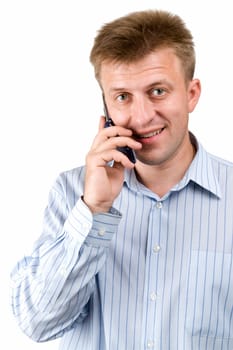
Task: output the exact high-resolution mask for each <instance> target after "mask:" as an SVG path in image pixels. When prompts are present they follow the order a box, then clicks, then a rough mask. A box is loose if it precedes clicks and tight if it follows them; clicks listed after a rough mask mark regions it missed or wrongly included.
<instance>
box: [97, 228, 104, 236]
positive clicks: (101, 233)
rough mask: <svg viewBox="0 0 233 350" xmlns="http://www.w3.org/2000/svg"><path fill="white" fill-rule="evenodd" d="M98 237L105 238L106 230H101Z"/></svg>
mask: <svg viewBox="0 0 233 350" xmlns="http://www.w3.org/2000/svg"><path fill="white" fill-rule="evenodd" d="M98 235H99V236H104V235H105V229H104V228H101V229H100V230H99V232H98Z"/></svg>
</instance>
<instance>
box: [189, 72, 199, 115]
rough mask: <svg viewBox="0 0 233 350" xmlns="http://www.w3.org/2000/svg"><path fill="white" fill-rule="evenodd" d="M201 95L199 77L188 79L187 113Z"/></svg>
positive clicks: (193, 107)
mask: <svg viewBox="0 0 233 350" xmlns="http://www.w3.org/2000/svg"><path fill="white" fill-rule="evenodd" d="M200 95H201V83H200V80H199V79H193V80H191V81H190V83H189V86H188V110H189V113H191V112H192V111H193V110H194V109H195V107H196V105H197V103H198V101H199V97H200Z"/></svg>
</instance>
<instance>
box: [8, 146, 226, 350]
mask: <svg viewBox="0 0 233 350" xmlns="http://www.w3.org/2000/svg"><path fill="white" fill-rule="evenodd" d="M84 171H85V168H84V167H79V168H76V169H73V170H69V171H67V172H64V173H62V174H61V175H59V177H58V179H57V181H56V182H55V184H54V186H53V188H52V189H51V192H50V195H49V201H48V206H47V208H46V210H45V215H44V226H43V233H42V235H41V236H40V237H39V239H38V241H37V242H36V243H35V246H34V250H33V252H32V254H31V256H27V257H24V258H23V259H22V260H21V261H20V262H18V264H17V266H16V267H15V269H14V270H13V271H12V282H13V283H12V308H13V313H14V315H15V317H16V319H17V321H18V323H19V326H20V327H21V329H22V330H23V331H24V332H25V333H26V334H27V335H28V336H29V337H31V338H32V339H34V340H35V341H46V340H49V339H55V338H57V337H62V339H61V343H60V344H61V345H60V349H61V350H142V349H155V350H190V349H193V350H198V349H200V350H220V349H221V350H232V349H233V259H232V250H233V249H232V247H233V164H232V163H230V162H227V161H225V160H222V159H219V158H217V157H215V156H213V155H211V154H209V153H207V152H206V151H205V150H204V148H203V147H202V146H201V145H200V144H198V151H197V153H196V156H195V158H194V160H193V161H192V163H191V165H190V167H189V169H188V170H187V172H186V174H185V176H184V177H183V179H182V180H181V181H180V182H179V183H178V184H177V185H176V186H174V187H173V188H172V189H171V190H170V191H169V192H168V193H167V194H166V195H165V196H164V197H162V198H160V197H158V196H157V195H156V194H155V193H153V192H151V191H150V190H148V189H147V188H146V187H144V186H143V185H142V184H141V183H139V182H138V181H137V178H136V176H135V173H134V171H133V170H126V171H125V181H124V185H123V188H122V191H121V193H120V195H119V196H118V197H117V198H116V200H115V202H114V206H113V208H112V209H111V211H110V212H109V213H100V214H96V215H92V214H91V212H90V211H89V209H88V208H87V207H86V206H85V204H84V203H83V201H82V199H81V196H82V194H83V183H84Z"/></svg>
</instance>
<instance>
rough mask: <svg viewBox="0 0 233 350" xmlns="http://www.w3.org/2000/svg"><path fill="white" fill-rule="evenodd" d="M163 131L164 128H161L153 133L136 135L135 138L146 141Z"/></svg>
mask: <svg viewBox="0 0 233 350" xmlns="http://www.w3.org/2000/svg"><path fill="white" fill-rule="evenodd" d="M163 130H164V128H161V129H158V130H156V131H153V132H150V133H148V134H145V135H137V137H138V138H139V139H147V138H149V137H153V136H156V135H159V134H161V132H162V131H163Z"/></svg>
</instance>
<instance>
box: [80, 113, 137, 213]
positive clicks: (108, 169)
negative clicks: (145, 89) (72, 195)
mask: <svg viewBox="0 0 233 350" xmlns="http://www.w3.org/2000/svg"><path fill="white" fill-rule="evenodd" d="M104 123H105V118H104V117H101V120H100V125H99V133H98V134H97V136H96V137H95V139H94V141H93V144H92V146H91V149H90V151H89V152H88V154H87V156H86V175H85V186H84V196H83V199H84V202H85V203H86V205H87V206H88V207H89V208H90V210H91V211H92V212H93V213H97V212H107V211H108V210H109V209H110V207H111V206H112V203H113V201H114V199H115V198H116V197H117V196H118V194H119V192H120V190H121V188H122V185H123V181H124V168H129V169H131V168H133V167H134V164H133V163H132V162H130V160H129V159H128V157H127V156H126V155H124V154H123V153H122V152H120V151H118V150H117V147H124V146H128V147H131V148H132V149H134V150H137V149H140V148H141V144H140V143H139V142H137V141H135V140H134V139H133V138H131V136H132V131H131V130H129V129H126V128H123V127H121V126H111V127H109V128H104ZM112 160H113V161H114V162H113V166H109V162H111V161H112Z"/></svg>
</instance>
